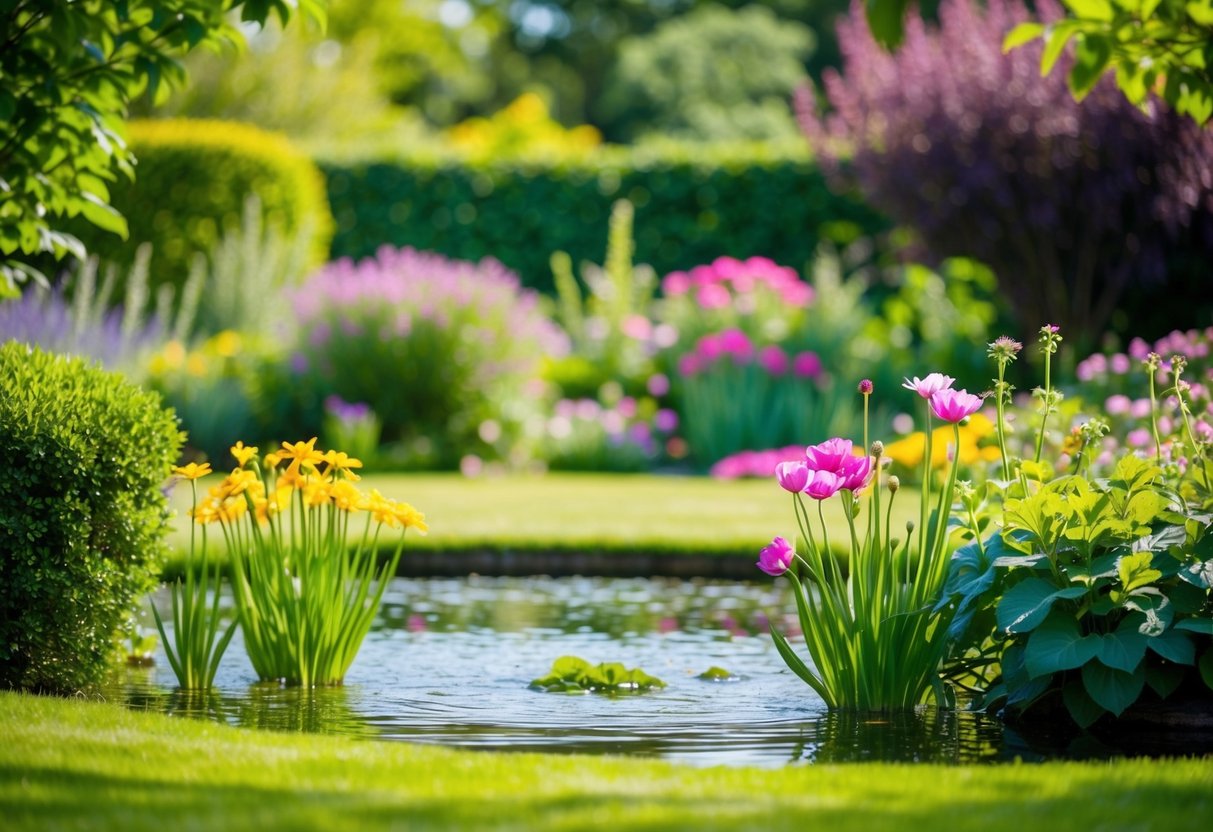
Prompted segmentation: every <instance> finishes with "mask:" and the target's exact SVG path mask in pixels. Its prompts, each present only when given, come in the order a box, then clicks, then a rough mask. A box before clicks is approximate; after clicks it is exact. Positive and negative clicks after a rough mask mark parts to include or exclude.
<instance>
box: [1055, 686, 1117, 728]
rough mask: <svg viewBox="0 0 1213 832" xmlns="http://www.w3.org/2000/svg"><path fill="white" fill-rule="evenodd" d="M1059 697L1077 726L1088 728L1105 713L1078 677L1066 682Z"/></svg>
mask: <svg viewBox="0 0 1213 832" xmlns="http://www.w3.org/2000/svg"><path fill="white" fill-rule="evenodd" d="M1061 698H1062V701H1063V702H1065V703H1066V710H1067V711H1069V712H1070V716H1071V717H1072V718H1073V719H1074V721H1075V722H1076V723H1077V724H1078V727H1079V728H1090V727H1091V726H1092V725H1094V724H1095V721H1096V720H1097V719H1099V718H1100V717H1101V716H1103V715H1104V714H1106V713H1107V711H1106V710H1104V709H1103V708H1102V707H1100V706H1099V705H1098V704H1097V703H1096V702H1095V700H1094V699H1092V698H1091V696H1090V694H1088V693H1087V691H1086V688H1085V687H1084V686H1083V683H1082V682H1081V681H1080V680H1078V679H1073V680H1071V681H1069V682H1067V683H1066V685H1065V687H1063V688H1062V689H1061Z"/></svg>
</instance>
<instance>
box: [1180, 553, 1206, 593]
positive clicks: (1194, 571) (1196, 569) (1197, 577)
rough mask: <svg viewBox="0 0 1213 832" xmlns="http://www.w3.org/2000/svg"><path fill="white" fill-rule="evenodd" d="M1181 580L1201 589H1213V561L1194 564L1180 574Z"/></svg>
mask: <svg viewBox="0 0 1213 832" xmlns="http://www.w3.org/2000/svg"><path fill="white" fill-rule="evenodd" d="M1179 577H1180V579H1181V580H1183V581H1186V582H1187V583H1190V584H1191V585H1192V586H1195V587H1199V588H1201V589H1209V588H1210V587H1213V560H1206V561H1202V562H1200V563H1193V564H1191V565H1189V566H1186V567H1184V568H1183V569H1181V570H1180V572H1179Z"/></svg>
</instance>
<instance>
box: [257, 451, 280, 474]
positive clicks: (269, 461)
mask: <svg viewBox="0 0 1213 832" xmlns="http://www.w3.org/2000/svg"><path fill="white" fill-rule="evenodd" d="M281 461H282V454H279V453H277V452H276V451H270V452H269V453H268V454H266V455H265V456H264V457H263V458H262V460H261V464H262V465H264V466H265V467H266V469H267V470H271V471H272V470H273V469H275V468H277V467H278V463H279V462H281Z"/></svg>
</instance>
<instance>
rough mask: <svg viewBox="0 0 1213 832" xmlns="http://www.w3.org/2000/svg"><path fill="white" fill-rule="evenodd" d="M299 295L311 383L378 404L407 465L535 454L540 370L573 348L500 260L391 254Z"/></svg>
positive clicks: (301, 364) (387, 434) (304, 367)
mask: <svg viewBox="0 0 1213 832" xmlns="http://www.w3.org/2000/svg"><path fill="white" fill-rule="evenodd" d="M291 297H292V300H293V306H294V312H295V315H296V318H297V322H298V324H299V327H298V331H299V340H298V343H297V345H296V352H295V354H294V355H293V356H292V357H291V358H290V362H291V364H292V366H293V368H294V371H295V374H296V376H297V377H299V381H300V384H301V385H302V386H304V387H306V388H308V389H313V390H316V391H318V392H319V393H320V394H321V395H324V396H327V395H336V396H339V397H341V398H342V399H344V400H345V401H347V402H364V403H366V404H367V405H369V406H370V407H371V408H372V409H373V410H374V412H375V414H376V415H378V417H379V418H380V420H381V423H382V431H383V433H382V435H383V439H384V441H385V442H388V443H393V444H394V445H395V451H396V453H395V458H396V461H398V462H400V463H401V464H405V465H408V466H417V467H420V466H425V467H430V466H435V467H454V466H455V465H456V464H457V463H458V461H459V459H460V457H462V456H463V455H465V454H476V455H477V456H479V457H481V458H485V459H495V458H503V457H504V458H509V459H512V460H513V461H521V460H522V457H523V456H525V451H524V443H523V438H524V436H525V435H526V434H527V429H526V428H527V425H528V423H529V424H531V425H533V426H536V427H538V426H539V425H541V417H540V415H539V412H538V408H539V406H540V405H541V398H542V397H541V396H540V395H538V394H539V393H540V389H539V388H538V387H536V385H540V386H541V384H542V383H541V382H540V381H538V377H537V373H538V369H539V362H540V360H541V359H542V358H543V357H544V356H552V355H557V356H558V355H561V354H563V352H564V351H565V350H566V348H567V345H566V339H565V337H564V335H563V333H562V332H561V331H560V330H559V329H558V328H557V327H556V326H555V325H554V324H553V323H551V321H549V320H548V319H547V317H545V315H544V314H543V312H542V310H541V309H540V308H539V304H538V297H537V295H535V293H534V292H531V291H523V290H521V289H520V286H519V281H518V278H517V276H516V275H514V274H513V273H512V272H510V271H509V270H508V269H506V268H505V267H504V266H502V265H501V264H500V263H498V262H496V261H495V260H488V259H486V260H482V261H481V262H479V263H468V262H463V261H458V260H449V259H447V258H445V257H443V256H441V255H437V254H431V253H426V252H420V251H415V250H413V249H409V248H405V249H393V248H386V247H385V248H383V249H380V251H379V253H378V254H377V255H376V256H375V257H373V258H367V259H365V260H362V261H360V262H358V263H355V262H352V261H350V260H340V261H337V262H335V263H331V264H329V265H328V266H326V267H325V268H324V269H322V270H321V271H320V272H318V273H317V274H315V275H313V276H312V277H311V278H309V279H308V280H307V281H305V283H304V284H303V285H302V286H301V287H300V288H299V290H298V291H296V292H294V293H292V295H291ZM536 433H538V430H536ZM536 438H537V437H536Z"/></svg>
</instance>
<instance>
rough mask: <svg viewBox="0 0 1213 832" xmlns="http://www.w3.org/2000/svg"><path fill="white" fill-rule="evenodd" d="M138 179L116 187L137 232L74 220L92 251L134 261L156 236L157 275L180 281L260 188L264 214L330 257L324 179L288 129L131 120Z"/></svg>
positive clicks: (155, 279)
mask: <svg viewBox="0 0 1213 832" xmlns="http://www.w3.org/2000/svg"><path fill="white" fill-rule="evenodd" d="M129 134H130V136H129V138H130V145H131V149H132V150H133V151H134V153H135V157H136V159H138V165H137V166H136V168H135V179H134V181H133V182H132V181H129V180H125V179H123V180H121V181H119V182H116V183H115V184H114V185H113V186H112V188H111V196H112V201H113V205H114V207H115V208H117V209H118V211H119V212H121V214H122V215H123V216H124V217H126V220H127V223H128V224H129V225H130V239H129V241H123V240H122V239H120V238H119V237H117V236H116V235H114V234H111V233H109V232H106V231H101V230H99V229H96V228H93V227H92V226H88V225H85V224H83V223H80V224H78V226H76V227H73V232H74V233H76V234H78V235H79V236H80V237H81V239H82V240H84V242H85V245H86V246H87V247H88V249H89V251H91V252H93V253H95V254H98V255H100V256H101V257H102V259H105V260H109V261H112V262H117V263H121V264H124V265H125V264H129V263H130V262H131V261H132V260H133V258H134V253H135V248H136V244H138V243H142V242H151V243H152V245H153V251H152V261H151V280H150V282H151V284H152V286H153V288H154V287H157V286H160V285H163V284H165V283H170V284H173V285H176V286H180V285H181V284H182V283H184V282H185V279H186V276H187V274H188V272H189V265H190V261H191V260H192V259H193V257H194V255H195V253H197V252H202V253H204V254H208V255H209V253H210V252H211V250H212V249H213V248H214V247H215V245H216V244H217V243H218V242H219V239H220V237H221V236H222V234H223V232H224V230H225V229H228V228H235V227H238V226H239V224H240V221H241V216H242V212H243V210H244V202H245V199H246V198H247V197H248V196H249V195H250V194H256V195H257V197H258V198H259V199H260V201H261V206H262V210H263V212H264V219H265V222H266V223H267V224H268V223H273V224H277V226H278V227H279V228H280V229H282V230H283V231H285V232H286V233H288V234H290V233H303V234H307V235H309V236H311V237H312V244H311V248H312V250H313V252H314V263H315V264H319V263H321V262H323V261H324V259H325V257H326V256H327V254H328V246H329V240H330V238H331V237H332V225H333V220H332V215H331V214H330V213H329V207H328V201H327V199H326V197H325V193H324V179H323V177H322V176H321V175H320V171H319V170H318V169H317V167H316V165H315V164H314V163H313V162H312V161H311V159H310V158H309V157H308V156H306V155H305V154H304V153H302V152H301V151H300V150H298V149H297V148H296V147H294V146H293V145H292V144H291V143H290V142H289V141H287V139H286V137H285V136H282V135H280V134H277V133H270V132H267V131H265V130H262V129H260V128H257V127H253V126H250V125H247V124H237V123H234V122H225V121H212V120H204V119H160V120H148V121H134V122H131V124H130V127H129Z"/></svg>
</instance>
